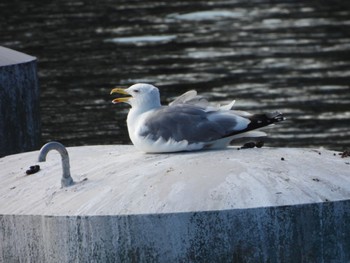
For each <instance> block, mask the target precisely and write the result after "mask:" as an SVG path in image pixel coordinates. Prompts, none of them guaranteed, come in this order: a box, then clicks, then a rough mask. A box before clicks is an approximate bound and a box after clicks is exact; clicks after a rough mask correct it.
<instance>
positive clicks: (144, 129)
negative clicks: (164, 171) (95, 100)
mask: <svg viewBox="0 0 350 263" xmlns="http://www.w3.org/2000/svg"><path fill="white" fill-rule="evenodd" d="M113 93H119V94H124V95H128V96H127V97H119V98H116V99H114V100H113V101H112V102H113V103H121V102H124V103H128V104H129V105H130V106H131V109H130V111H129V113H128V117H127V126H128V132H129V137H130V139H131V141H132V143H133V144H134V146H135V147H136V148H138V149H139V150H141V151H144V152H146V153H169V152H180V151H195V150H202V149H222V148H225V147H227V146H228V145H229V144H230V142H231V141H232V140H235V139H238V138H243V137H261V136H266V133H264V132H261V131H257V130H256V129H259V128H262V127H265V126H268V125H270V124H273V123H277V122H280V121H282V120H284V117H283V115H282V114H281V113H280V112H277V111H276V112H272V113H267V114H255V115H253V114H250V113H248V112H244V111H237V110H233V109H232V108H233V104H234V102H235V101H232V102H231V103H230V104H228V105H223V106H221V105H211V104H210V103H209V102H208V101H207V100H206V99H205V98H203V97H202V96H199V95H197V92H196V91H195V90H191V91H188V92H186V93H184V94H183V95H181V96H180V97H178V98H176V99H175V100H174V101H173V102H171V103H170V104H169V105H167V106H165V105H164V106H163V105H161V103H160V94H159V89H158V88H156V87H155V86H153V85H150V84H144V83H138V84H134V85H132V86H130V87H129V88H126V89H123V88H119V87H117V88H114V89H112V91H111V94H113Z"/></svg>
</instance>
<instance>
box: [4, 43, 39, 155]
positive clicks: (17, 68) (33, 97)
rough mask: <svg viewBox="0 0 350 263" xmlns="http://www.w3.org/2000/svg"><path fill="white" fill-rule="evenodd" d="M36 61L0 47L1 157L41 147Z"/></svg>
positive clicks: (33, 58)
mask: <svg viewBox="0 0 350 263" xmlns="http://www.w3.org/2000/svg"><path fill="white" fill-rule="evenodd" d="M39 113H40V109H39V85H38V78H37V66H36V58H35V57H32V56H28V55H26V54H23V53H20V52H17V51H14V50H11V49H8V48H4V47H0V157H1V156H5V155H9V154H14V153H20V152H25V151H31V150H34V149H37V148H38V147H39V146H40V145H39V144H40V137H41V130H40V114H39Z"/></svg>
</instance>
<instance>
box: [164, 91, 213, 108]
mask: <svg viewBox="0 0 350 263" xmlns="http://www.w3.org/2000/svg"><path fill="white" fill-rule="evenodd" d="M178 104H191V105H196V106H199V107H203V108H205V107H207V106H208V105H209V102H208V100H206V99H205V98H203V97H202V96H199V95H197V91H195V90H190V91H187V92H185V93H184V94H182V95H180V96H179V97H177V98H176V99H175V100H174V101H172V102H170V103H169V106H175V105H178Z"/></svg>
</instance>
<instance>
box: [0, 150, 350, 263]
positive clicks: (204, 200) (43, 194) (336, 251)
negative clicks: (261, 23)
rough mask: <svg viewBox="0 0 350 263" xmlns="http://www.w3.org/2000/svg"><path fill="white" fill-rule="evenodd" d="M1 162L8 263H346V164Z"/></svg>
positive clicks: (196, 155)
mask: <svg viewBox="0 0 350 263" xmlns="http://www.w3.org/2000/svg"><path fill="white" fill-rule="evenodd" d="M67 150H68V152H69V156H70V160H71V162H70V164H71V175H72V177H73V179H74V182H75V184H74V185H73V186H69V187H63V188H62V187H61V178H62V167H61V163H60V162H61V161H60V160H61V156H60V155H59V154H58V153H57V152H55V151H52V152H50V153H49V154H48V156H47V159H46V162H40V163H39V164H40V166H41V170H40V171H39V172H38V173H35V174H31V175H28V176H26V175H25V170H26V169H27V168H28V167H29V166H30V165H34V164H36V160H37V158H38V156H39V152H28V153H22V154H17V155H11V156H6V157H4V158H1V159H0V165H1V167H3V168H2V170H1V173H0V182H1V184H0V262H53V263H54V262H59V263H61V262H254V263H255V262H266V263H274V262H276V263H279V262H288V263H290V262H295V263H300V262H305V263H306V262H350V234H349V233H350V224H349V222H350V180H349V178H350V170H349V158H341V157H340V155H339V154H338V153H336V152H332V151H327V150H312V149H291V148H278V149H276V148H261V149H247V150H240V151H237V149H236V148H229V149H228V150H222V151H204V152H193V153H177V154H143V153H140V152H138V151H136V150H135V148H134V147H133V146H118V145H111V146H83V147H71V148H68V149H67Z"/></svg>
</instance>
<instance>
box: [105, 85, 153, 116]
mask: <svg viewBox="0 0 350 263" xmlns="http://www.w3.org/2000/svg"><path fill="white" fill-rule="evenodd" d="M113 93H119V94H124V95H128V96H127V97H120V98H116V99H114V100H113V101H112V102H113V103H119V102H125V103H128V104H130V105H131V107H133V108H134V107H135V108H136V107H137V108H140V109H145V110H148V109H152V108H156V107H159V106H160V96H159V90H158V88H156V87H155V86H153V85H150V84H144V83H138V84H134V85H132V86H130V87H129V88H127V89H123V88H114V89H112V90H111V94H113Z"/></svg>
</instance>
